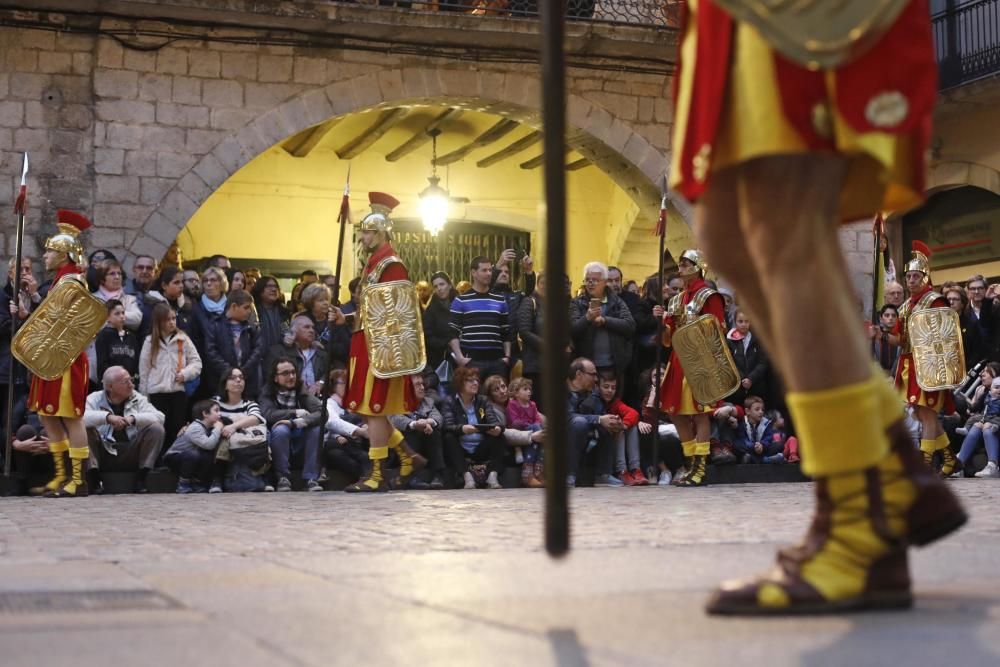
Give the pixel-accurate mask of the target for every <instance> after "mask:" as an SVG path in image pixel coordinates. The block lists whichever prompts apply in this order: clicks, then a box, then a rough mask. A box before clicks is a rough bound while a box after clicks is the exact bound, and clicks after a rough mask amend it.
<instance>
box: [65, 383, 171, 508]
mask: <svg viewBox="0 0 1000 667" xmlns="http://www.w3.org/2000/svg"><path fill="white" fill-rule="evenodd" d="M102 382H103V385H104V388H103V389H101V390H100V391H95V392H93V393H91V394H90V395H88V396H87V408H86V411H85V412H84V413H83V425H84V426H85V427H86V429H87V439H88V441H89V443H90V470H89V471H88V473H87V477H88V482H89V485H90V489H91V491H98V490H99V489H100V488H101V470H103V471H105V472H131V473H135V474H136V478H135V492H136V493H145V492H146V475H147V474H149V471H150V470H152V469H153V467H154V466H155V465H156V459H157V458H158V457H159V456H160V450H161V449H163V438H164V434H165V432H164V430H163V421H164V415H163V413H162V412H160V411H159V410H157V409H156V408H155V407H153V404H152V403H150V402H149V399H148V398H146V397H145V396H143V395H142V394H140V393H139V392H138V391H136V390H135V387H134V386H133V385H132V376H131V375H130V374H129V372H128V371H127V370H125V369H124V368H123V367H121V366H111V367H110V368H108V370H106V371H104V377H103V378H102Z"/></svg>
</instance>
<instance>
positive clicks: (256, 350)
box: [203, 290, 270, 421]
mask: <svg viewBox="0 0 1000 667" xmlns="http://www.w3.org/2000/svg"><path fill="white" fill-rule="evenodd" d="M252 308H253V299H252V298H251V297H250V295H249V294H247V293H246V292H244V291H243V290H240V291H238V292H232V293H230V294H229V299H228V301H227V307H226V314H225V317H224V318H223V319H219V320H216V321H215V322H214V323H213V324H212V325H211V327H210V328H209V329H208V330H206V332H205V364H204V365H205V374H204V378H203V380H204V381H205V382H207V383H208V384H209V386H215V385H216V384H218V382H219V379H220V378H221V377H222V376H223V374H225V372H226V371H227V370H228V369H230V368H235V367H239V368H242V369H243V374H244V375H245V376H246V381H247V386H246V394H247V396H249V397H251V398H254V397H256V396H257V392H258V391H259V390H260V386H261V380H260V373H261V370H260V367H261V363H262V362H263V360H264V345H263V341H262V340H261V337H260V330H259V329H257V328H256V327H254V326H253V325H251V324H250V323H249V322H248V320H249V319H250V311H251V309H252ZM269 421H270V420H269Z"/></svg>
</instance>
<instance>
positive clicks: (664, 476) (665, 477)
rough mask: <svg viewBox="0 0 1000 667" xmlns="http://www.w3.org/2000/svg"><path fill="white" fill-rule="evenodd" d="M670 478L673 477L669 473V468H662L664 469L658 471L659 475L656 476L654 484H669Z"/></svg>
mask: <svg viewBox="0 0 1000 667" xmlns="http://www.w3.org/2000/svg"><path fill="white" fill-rule="evenodd" d="M672 479H673V478H672V477H671V475H670V471H669V470H664V471H662V472H661V473H660V476H659V477H657V478H656V485H657V486H670V482H671V481H672Z"/></svg>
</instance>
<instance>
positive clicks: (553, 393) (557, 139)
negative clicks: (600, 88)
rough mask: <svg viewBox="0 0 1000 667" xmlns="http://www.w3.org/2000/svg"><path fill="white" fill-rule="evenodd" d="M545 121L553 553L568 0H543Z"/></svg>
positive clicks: (554, 548) (560, 492) (563, 308)
mask: <svg viewBox="0 0 1000 667" xmlns="http://www.w3.org/2000/svg"><path fill="white" fill-rule="evenodd" d="M540 4H541V28H542V30H541V33H542V34H541V38H542V48H541V51H542V53H541V55H542V127H543V131H544V144H543V146H544V153H545V162H544V167H545V273H546V275H547V276H548V279H547V282H548V284H549V288H548V289H547V290H546V295H545V299H544V302H543V314H544V318H545V330H544V332H543V338H542V340H543V344H542V349H543V350H544V354H543V355H542V377H543V382H542V388H543V391H544V396H545V408H546V409H545V412H546V427H545V549H546V550H547V551H548V552H549V555H550V556H553V557H559V556H564V555H565V554H566V553H567V552H568V551H569V507H568V495H569V492H568V490H567V488H566V476H567V472H568V467H569V462H568V460H567V456H566V452H567V444H568V436H569V433H568V432H569V425H568V423H567V411H566V409H567V396H566V354H565V352H564V350H566V348H567V347H568V345H569V315H568V313H569V294H568V292H567V289H568V285H566V284H564V282H563V276H565V275H566V170H565V165H564V161H565V155H566V151H565V141H566V75H565V70H566V64H565V59H564V54H563V31H564V21H565V0H543V2H541V3H540Z"/></svg>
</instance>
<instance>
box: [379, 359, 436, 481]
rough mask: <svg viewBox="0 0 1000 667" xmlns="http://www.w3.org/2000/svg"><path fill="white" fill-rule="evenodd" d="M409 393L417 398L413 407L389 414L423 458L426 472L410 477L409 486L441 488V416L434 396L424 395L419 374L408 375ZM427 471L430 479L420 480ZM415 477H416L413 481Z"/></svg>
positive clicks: (421, 378) (407, 440)
mask: <svg viewBox="0 0 1000 667" xmlns="http://www.w3.org/2000/svg"><path fill="white" fill-rule="evenodd" d="M410 381H411V382H412V383H413V393H414V395H415V396H416V397H417V400H418V401H420V404H419V405H418V406H417V409H416V410H413V411H412V412H406V413H403V414H401V415H393V416H391V417H389V421H390V422H391V423H392V425H393V427H394V428H395V429H396V430H397V431H399V432H400V433H402V434H403V438H405V439H406V443H407V444H408V445H409V446H410V448H412V449H413V451H415V452H417V453H418V454H420V455H422V456H423V457H424V458H426V459H427V467H426V469H425V470H426V471H427V472H426V473H425V472H424V471H421V472H420V473H417V474H416V475H414V476H413V477H412V478H411V480H410V488H428V489H435V490H436V489H443V488H444V473H445V465H444V439H443V432H442V428H443V427H444V417H443V416H442V414H441V412H440V411H439V410H438V409H437V406H436V405H435V403H434V398H433V397H432V396H428V395H427V391H426V388H425V386H424V378H423V376H422V375H411V376H410ZM423 475H430V478H431V479H430V483H428V482H426V481H423V480H424V479H426V477H422V476H423ZM414 480H416V481H414Z"/></svg>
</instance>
